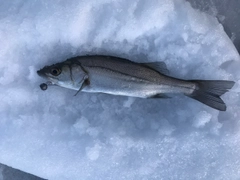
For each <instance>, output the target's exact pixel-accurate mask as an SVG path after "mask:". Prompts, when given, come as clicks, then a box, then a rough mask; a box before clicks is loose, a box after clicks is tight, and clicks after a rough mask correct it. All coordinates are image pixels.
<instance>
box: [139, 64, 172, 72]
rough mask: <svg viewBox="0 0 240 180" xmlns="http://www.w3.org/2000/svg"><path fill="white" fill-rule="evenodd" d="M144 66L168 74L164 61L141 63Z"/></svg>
mask: <svg viewBox="0 0 240 180" xmlns="http://www.w3.org/2000/svg"><path fill="white" fill-rule="evenodd" d="M141 64H142V65H144V66H147V67H150V68H151V69H154V70H156V71H158V72H160V73H162V74H165V75H169V70H168V68H167V65H166V64H165V62H150V63H141Z"/></svg>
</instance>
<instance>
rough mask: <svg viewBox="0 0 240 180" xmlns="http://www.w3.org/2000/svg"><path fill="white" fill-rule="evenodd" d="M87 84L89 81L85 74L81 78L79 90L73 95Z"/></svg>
mask: <svg viewBox="0 0 240 180" xmlns="http://www.w3.org/2000/svg"><path fill="white" fill-rule="evenodd" d="M89 84H90V81H89V78H88V76H87V75H86V76H84V77H83V80H82V81H81V87H80V88H79V90H78V91H77V93H76V94H75V95H74V96H76V95H77V94H78V93H79V92H80V91H81V90H82V89H83V88H85V87H86V86H88V85H89Z"/></svg>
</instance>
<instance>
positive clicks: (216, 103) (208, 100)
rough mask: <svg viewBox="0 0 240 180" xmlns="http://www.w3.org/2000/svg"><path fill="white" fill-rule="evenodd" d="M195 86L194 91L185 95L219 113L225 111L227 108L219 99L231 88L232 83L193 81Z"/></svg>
mask: <svg viewBox="0 0 240 180" xmlns="http://www.w3.org/2000/svg"><path fill="white" fill-rule="evenodd" d="M191 82H194V83H196V84H197V86H196V87H197V88H196V90H195V91H194V92H193V93H192V94H190V95H187V96H189V97H191V98H193V99H196V100H198V101H200V102H202V103H204V104H206V105H208V106H210V107H212V108H214V109H217V110H219V111H226V109H227V107H226V104H225V103H224V102H223V100H222V99H221V98H220V96H221V95H223V94H224V93H225V92H227V91H228V90H229V89H231V88H232V87H233V85H234V84H235V82H233V81H221V80H216V81H214V80H193V81H191Z"/></svg>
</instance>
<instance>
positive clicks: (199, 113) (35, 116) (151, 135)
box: [0, 0, 240, 180]
mask: <svg viewBox="0 0 240 180" xmlns="http://www.w3.org/2000/svg"><path fill="white" fill-rule="evenodd" d="M0 2H1V6H0V40H1V43H0V59H1V63H0V92H1V93H0V99H1V103H0V117H1V119H0V154H1V156H0V162H1V163H3V164H6V165H9V166H12V167H14V168H17V169H20V170H23V171H26V172H29V173H32V174H34V175H38V176H40V177H43V178H46V179H51V180H54V179H56V180H57V179H72V180H74V179H91V180H93V179H98V180H101V179H104V180H106V179H128V180H129V179H158V180H159V179H238V178H239V177H240V171H239V169H240V162H239V159H240V155H239V151H240V133H239V132H240V131H239V130H240V123H239V117H240V112H239V108H240V103H239V102H240V97H239V92H240V87H239V83H240V81H239V79H240V72H239V67H240V61H239V60H240V58H239V54H238V52H237V51H236V49H235V47H234V45H233V44H232V42H231V40H230V39H229V38H228V36H227V35H226V34H225V32H224V30H223V27H222V25H221V24H219V23H218V21H217V19H216V18H215V17H212V16H210V15H208V14H205V13H203V12H200V11H198V10H195V9H193V8H192V7H191V6H190V4H189V3H187V2H185V1H183V0H162V1H158V0H152V1H147V0H139V1H128V0H121V1H116V0H101V1H94V0H88V1H87V0H81V1H79V0H78V1H77V0H71V1H64V0H55V1H47V0H40V1H32V0H24V1H21V0H12V1H2V0H1V1H0ZM86 54H105V55H115V56H120V57H124V58H128V59H131V60H133V61H135V62H155V61H164V62H165V63H166V64H167V66H168V68H169V70H170V74H171V75H172V76H174V77H178V78H184V79H229V80H234V81H235V82H236V83H237V84H236V85H235V86H234V88H233V89H232V91H231V92H229V93H227V94H225V95H224V96H223V99H224V101H225V102H226V104H227V111H226V112H219V111H216V110H214V109H211V108H210V107H208V106H205V105H203V104H201V103H199V102H197V101H194V100H192V99H190V98H187V97H183V96H178V97H174V98H171V99H164V100H159V99H138V98H131V97H130V98H129V97H118V96H110V95H105V94H87V93H78V95H77V96H74V94H75V91H72V90H68V89H63V88H59V87H49V88H48V89H47V91H41V89H40V88H39V84H41V83H43V82H44V80H43V79H42V78H40V77H39V76H38V75H37V74H36V71H37V70H38V69H40V68H42V67H43V66H45V65H51V64H53V63H56V62H61V61H63V60H65V59H67V58H70V57H74V56H77V55H86ZM0 174H1V173H0ZM0 177H1V176H0Z"/></svg>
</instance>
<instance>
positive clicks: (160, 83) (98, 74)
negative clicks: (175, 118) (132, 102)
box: [37, 56, 234, 111]
mask: <svg viewBox="0 0 240 180" xmlns="http://www.w3.org/2000/svg"><path fill="white" fill-rule="evenodd" d="M37 73H38V75H39V76H41V77H43V78H45V79H47V80H48V82H47V84H45V83H44V84H41V88H42V89H43V90H46V89H47V85H57V86H61V87H65V88H68V89H74V90H77V93H78V92H80V91H84V92H92V93H106V94H112V95H122V96H133V97H140V98H166V97H167V96H166V94H171V93H181V94H184V95H186V96H188V97H191V98H193V99H196V100H198V101H200V102H202V103H204V104H206V105H208V106H210V107H212V108H215V109H217V110H220V111H226V105H225V103H224V102H223V100H222V99H221V98H220V96H221V95H222V94H224V93H225V92H227V91H228V90H229V89H231V88H232V87H233V85H234V82H233V81H225V80H182V79H177V78H173V77H170V76H169V75H168V70H167V68H166V65H165V63H163V62H157V63H135V62H132V61H129V60H127V59H123V58H118V57H113V56H79V57H74V58H71V59H68V60H66V61H64V62H61V63H57V64H53V65H51V66H45V67H44V68H42V69H40V70H39V71H37Z"/></svg>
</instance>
